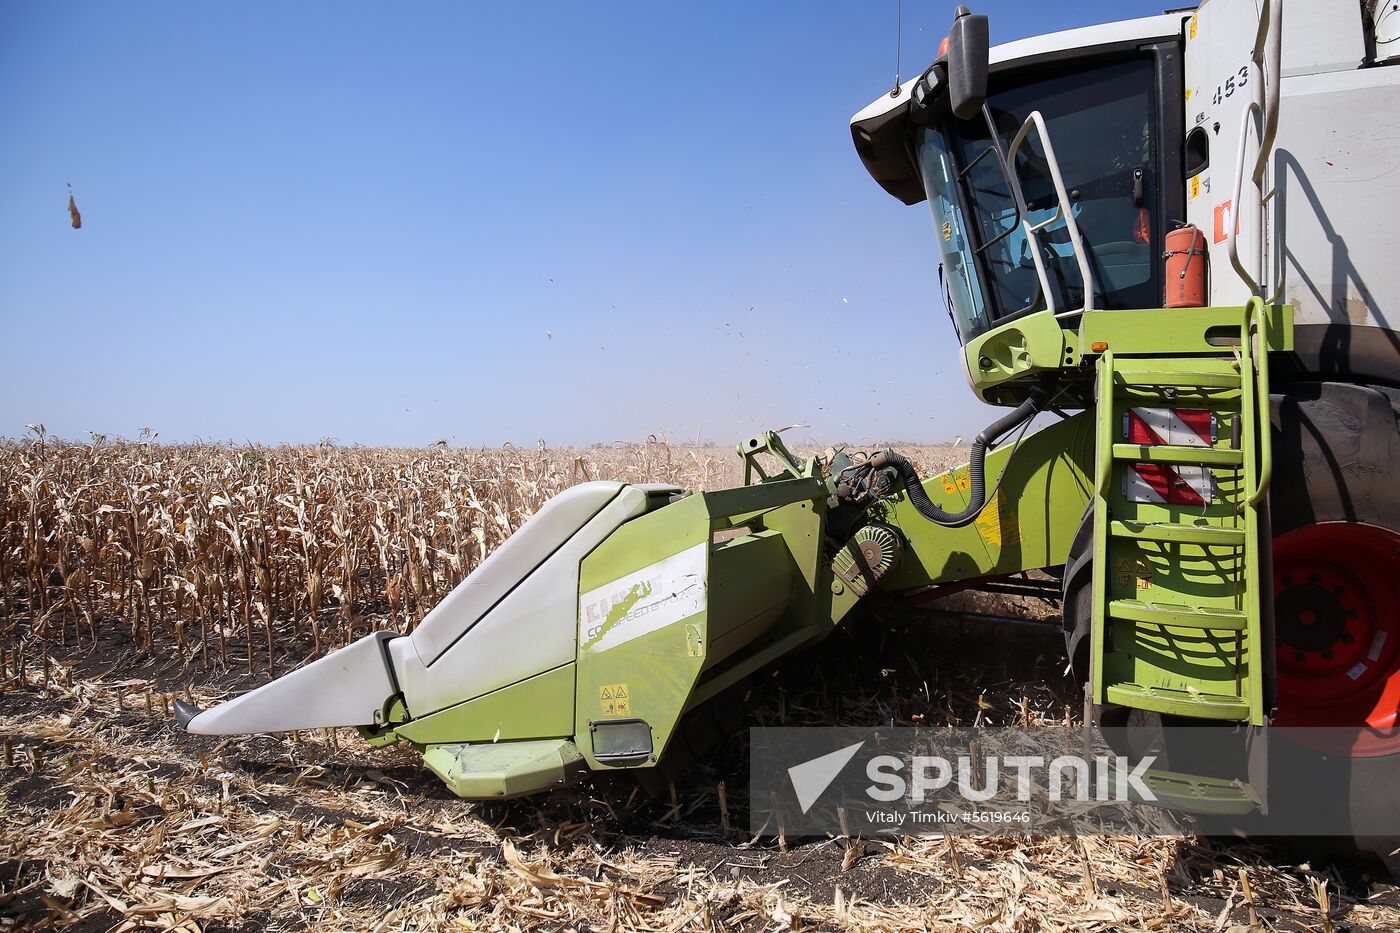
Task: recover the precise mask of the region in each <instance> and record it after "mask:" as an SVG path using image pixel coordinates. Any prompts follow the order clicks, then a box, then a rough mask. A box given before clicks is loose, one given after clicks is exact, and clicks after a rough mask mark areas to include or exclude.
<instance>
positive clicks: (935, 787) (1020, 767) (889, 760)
mask: <svg viewBox="0 0 1400 933" xmlns="http://www.w3.org/2000/svg"><path fill="white" fill-rule="evenodd" d="M1156 761H1157V757H1156V756H1155V755H1148V756H1146V757H1144V758H1142V759H1140V760H1139V761H1138V762H1137V763H1136V764H1133V763H1131V762H1129V760H1128V759H1127V758H1126V757H1124V756H1122V755H1119V756H1115V757H1112V758H1110V757H1109V756H1105V755H1096V756H1094V757H1093V758H1092V759H1088V758H1085V757H1081V756H1078V755H1059V756H1057V757H1055V758H1053V759H1051V760H1050V761H1048V762H1047V761H1046V758H1045V756H1044V755H1005V756H998V755H987V756H985V757H984V758H983V760H982V768H981V771H982V773H981V775H980V781H981V786H978V778H979V775H977V774H976V773H974V772H975V771H976V770H977V769H976V766H975V765H974V763H973V760H972V756H971V755H960V756H958V758H957V760H956V764H954V762H952V761H950V760H949V759H947V758H944V757H942V756H940V755H916V756H914V758H913V759H912V760H911V761H909V762H908V766H909V767H908V777H906V776H905V774H904V773H903V772H904V770H905V764H906V762H905V761H904V760H903V759H901V758H899V757H898V756H895V755H877V756H875V757H874V758H871V759H870V760H869V761H868V762H866V765H865V775H866V777H868V778H869V779H870V780H871V782H872V783H871V784H870V786H868V787H867V788H866V789H865V792H866V793H867V794H868V795H869V796H870V799H871V800H878V801H882V802H890V801H894V800H901V799H908V800H909V801H910V802H911V803H924V802H925V801H926V800H928V799H930V796H931V794H933V793H934V792H937V791H942V790H945V789H948V788H955V789H956V791H957V794H958V796H960V797H961V798H962V799H964V800H968V801H972V802H974V803H986V802H987V801H989V800H998V799H1000V800H1007V799H1015V800H1018V801H1021V802H1022V803H1024V802H1027V801H1029V800H1030V799H1031V795H1032V793H1033V792H1034V791H1035V790H1036V789H1037V788H1038V787H1043V788H1045V791H1046V799H1048V800H1052V801H1060V800H1073V801H1078V802H1081V803H1087V802H1089V801H1107V800H1120V801H1128V800H1132V801H1147V802H1153V801H1156V799H1157V796H1156V794H1154V793H1153V792H1152V788H1151V787H1149V786H1148V785H1147V783H1146V782H1145V781H1144V777H1145V775H1146V773H1147V772H1148V771H1149V770H1151V768H1152V766H1153V764H1154V763H1156ZM1007 769H1009V770H1011V771H1013V772H1015V792H1014V794H1012V795H1008V794H1007V792H1006V789H1005V788H1004V787H1003V784H1004V781H1003V780H1002V779H1003V778H1004V777H1006V770H1007ZM1091 771H1092V772H1093V773H1094V774H1095V776H1096V777H1097V780H1095V781H1093V782H1092V785H1091V782H1090V779H1089V777H1090V772H1091ZM955 773H956V783H955V778H954V775H955ZM1037 774H1042V775H1043V780H1040V781H1037V780H1036V775H1037ZM1113 777H1116V778H1117V780H1111V778H1113ZM794 786H795V784H794ZM809 809H810V807H809Z"/></svg>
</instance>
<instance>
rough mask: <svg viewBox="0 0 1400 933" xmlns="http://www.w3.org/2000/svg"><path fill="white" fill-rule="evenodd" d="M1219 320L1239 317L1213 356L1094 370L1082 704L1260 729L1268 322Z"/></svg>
mask: <svg viewBox="0 0 1400 933" xmlns="http://www.w3.org/2000/svg"><path fill="white" fill-rule="evenodd" d="M1218 310H1220V311H1227V310H1229V311H1234V312H1235V314H1239V312H1240V311H1241V310H1242V311H1243V315H1242V318H1241V317H1234V320H1235V321H1236V322H1239V321H1241V320H1242V323H1241V324H1240V325H1239V326H1240V330H1239V341H1238V343H1235V342H1234V341H1219V342H1218V343H1219V346H1218V352H1208V353H1199V352H1198V353H1192V354H1190V355H1184V354H1177V355H1166V354H1164V353H1161V352H1160V351H1157V352H1156V353H1155V354H1154V352H1153V350H1152V349H1151V346H1150V345H1149V344H1147V343H1139V344H1135V345H1130V346H1129V347H1128V348H1127V349H1128V350H1130V351H1131V350H1136V351H1139V352H1124V353H1120V354H1115V353H1114V352H1113V349H1112V348H1111V347H1108V346H1105V348H1104V349H1103V350H1102V352H1101V355H1100V356H1099V358H1098V363H1097V367H1098V368H1097V389H1096V394H1097V405H1096V416H1095V417H1096V422H1095V429H1096V432H1097V434H1096V453H1095V458H1096V459H1095V476H1094V484H1095V489H1094V545H1093V546H1094V564H1093V568H1094V570H1093V601H1094V602H1093V606H1094V618H1093V628H1092V642H1091V649H1090V658H1091V667H1092V670H1091V679H1092V683H1093V699H1094V702H1095V703H1097V704H1116V705H1120V706H1127V707H1132V708H1137V709H1143V710H1149V711H1152V712H1157V713H1167V714H1173V715H1180V716H1189V717H1194V718H1197V719H1209V720H1223V721H1233V722H1248V723H1251V724H1254V725H1263V724H1264V720H1265V715H1266V713H1267V712H1268V711H1267V710H1266V708H1265V679H1266V676H1265V672H1266V670H1267V662H1268V661H1269V660H1271V659H1270V658H1268V656H1267V655H1266V652H1270V651H1272V650H1273V649H1272V646H1271V645H1270V644H1265V639H1264V626H1263V618H1262V617H1263V610H1262V607H1263V606H1265V605H1268V603H1269V598H1268V595H1267V594H1266V593H1265V588H1266V587H1271V586H1272V581H1271V580H1269V579H1266V578H1265V575H1264V573H1263V569H1262V568H1263V567H1264V565H1265V563H1266V558H1267V552H1266V551H1265V550H1264V549H1265V548H1266V547H1268V542H1263V541H1262V540H1261V530H1260V526H1261V519H1262V516H1261V503H1262V502H1263V499H1264V497H1265V495H1266V494H1267V492H1268V486H1269V478H1270V473H1271V467H1272V453H1271V450H1270V431H1269V408H1268V404H1269V403H1268V399H1269V377H1268V361H1267V352H1268V346H1269V342H1268V339H1267V334H1266V333H1264V330H1265V329H1266V327H1267V323H1266V322H1267V319H1268V313H1267V308H1266V306H1265V305H1264V303H1263V301H1262V300H1261V299H1259V298H1257V297H1256V298H1252V299H1250V301H1249V303H1248V304H1247V305H1246V306H1245V307H1244V308H1243V309H1238V308H1237V309H1218ZM1157 313H1159V314H1166V315H1170V314H1171V313H1172V312H1170V311H1165V312H1157ZM1095 349H1098V347H1095ZM1210 349H1211V350H1217V347H1216V346H1215V345H1212V346H1211V347H1210Z"/></svg>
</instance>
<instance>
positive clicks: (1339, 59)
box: [179, 0, 1400, 810]
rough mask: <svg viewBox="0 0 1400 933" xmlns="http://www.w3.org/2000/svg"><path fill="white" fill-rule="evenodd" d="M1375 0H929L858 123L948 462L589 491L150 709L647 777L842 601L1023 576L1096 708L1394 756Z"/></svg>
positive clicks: (209, 727) (1396, 593) (1389, 312)
mask: <svg viewBox="0 0 1400 933" xmlns="http://www.w3.org/2000/svg"><path fill="white" fill-rule="evenodd" d="M1391 5H1392V4H1391V3H1390V2H1389V0H1387V2H1385V3H1382V4H1379V5H1377V4H1376V3H1375V2H1374V0H1370V2H1366V3H1358V2H1355V0H1353V2H1327V0H1290V3H1289V5H1288V10H1287V21H1286V25H1285V20H1284V17H1283V11H1282V9H1281V3H1280V0H1265V2H1264V3H1263V4H1262V7H1257V6H1256V4H1255V3H1254V2H1248V0H1209V2H1207V3H1205V4H1203V5H1202V6H1201V7H1200V8H1199V9H1197V10H1195V11H1186V12H1176V13H1168V14H1164V15H1162V16H1156V17H1151V18H1146V19H1138V20H1132V21H1128V22H1121V23H1113V24H1109V25H1104V26H1094V27H1089V28H1086V29H1076V30H1072V31H1068V32H1061V33H1056V34H1053V35H1046V36H1040V37H1036V38H1032V39H1026V40H1022V41H1018V42H1012V43H1009V44H1006V45H1002V46H998V47H997V48H995V49H990V50H989V49H988V47H987V20H986V17H981V16H974V15H971V14H969V13H968V11H967V10H966V8H962V7H960V8H959V9H958V10H957V11H956V14H955V19H954V22H953V26H952V30H951V33H950V36H949V39H948V41H947V43H946V46H945V49H943V50H940V55H939V57H938V59H937V60H936V61H935V62H934V63H933V64H932V65H931V66H930V67H929V68H928V70H927V71H925V72H924V73H923V74H922V75H921V76H919V77H918V78H916V79H915V80H913V81H910V82H908V83H906V84H904V85H903V86H901V87H898V88H896V89H895V90H894V91H892V92H890V93H888V94H886V95H884V96H882V97H881V98H880V99H879V100H877V101H875V102H874V103H872V104H871V105H870V106H868V107H866V108H865V109H864V110H862V111H861V112H860V113H858V114H857V115H856V116H855V118H854V119H853V120H852V122H851V133H852V136H853V138H854V142H855V147H856V151H857V152H858V153H859V155H860V158H861V160H862V161H863V163H864V164H865V167H866V169H867V170H868V171H869V172H870V174H871V175H872V176H874V178H875V180H876V181H877V182H878V183H879V184H880V185H881V186H882V187H883V188H884V189H885V190H886V191H887V192H889V193H890V194H892V195H893V196H895V197H897V198H899V199H900V200H901V201H904V202H905V203H907V204H915V203H917V202H920V201H924V200H927V201H928V202H929V206H930V208H931V210H932V214H933V229H934V240H935V242H936V244H937V248H938V255H937V257H936V261H937V262H939V263H940V269H941V273H942V274H941V280H942V283H943V287H944V289H945V295H944V297H945V298H946V301H947V305H948V308H949V311H950V313H951V316H952V318H953V324H954V328H955V331H956V336H957V339H958V342H959V343H960V344H961V347H962V358H963V365H964V367H965V370H966V374H967V379H968V383H969V384H970V385H971V387H972V390H973V392H975V393H976V394H977V396H978V397H979V398H981V399H983V400H984V401H986V402H989V403H991V404H993V405H998V406H1003V407H1006V408H1008V409H1010V411H1009V413H1008V414H1007V415H1006V416H1005V417H1003V418H1001V419H999V420H998V421H997V422H996V423H995V424H993V425H991V426H990V427H988V428H987V429H986V430H985V431H983V432H982V433H981V434H980V435H978V437H977V440H976V442H975V443H974V444H973V446H972V448H971V459H970V462H969V463H968V464H966V465H965V466H963V467H960V468H958V469H955V470H952V471H949V472H947V473H944V474H942V475H940V476H935V477H932V478H931V479H926V480H925V479H920V477H919V476H918V475H917V474H916V473H915V471H914V469H913V467H912V466H911V465H910V464H909V462H908V461H907V460H905V459H904V458H903V457H902V456H900V454H899V453H897V452H895V451H889V450H886V451H883V452H879V453H876V454H874V455H872V456H869V457H860V456H858V457H851V456H848V455H847V454H845V453H838V454H836V455H835V456H834V458H832V459H830V460H824V459H817V458H814V459H811V460H807V461H805V462H799V461H798V460H797V459H795V458H794V457H793V456H792V455H790V453H789V452H788V451H787V450H786V449H785V448H784V447H783V445H782V443H781V441H780V440H779V439H778V437H777V436H776V435H774V434H772V433H768V434H764V435H761V436H759V437H755V438H751V439H749V440H747V441H744V442H743V443H742V444H740V445H739V454H740V456H741V457H742V458H743V459H744V462H745V478H744V485H743V486H741V487H739V488H736V489H728V490H723V491H718V492H690V491H686V490H683V489H679V488H675V487H671V486H660V485H626V484H622V483H607V482H592V483H585V484H583V485H580V486H576V487H574V488H572V489H570V490H568V491H566V492H564V493H562V494H560V495H559V496H557V497H556V498H555V499H553V500H552V501H551V502H549V503H548V504H547V505H545V506H544V508H542V509H541V510H540V511H539V513H538V514H537V515H535V516H534V517H533V518H532V519H531V520H530V521H529V522H528V523H526V524H525V526H524V527H523V528H521V529H520V530H519V531H518V532H517V533H516V534H515V535H514V536H513V537H512V538H511V539H510V540H509V541H507V542H506V543H505V544H504V545H503V546H502V547H501V548H499V549H498V550H497V551H496V552H495V553H493V554H492V555H491V556H490V557H489V558H488V559H487V560H486V561H485V562H484V563H483V564H482V565H481V566H480V567H479V568H478V569H477V570H476V571H475V572H474V573H473V574H471V576H470V577H469V578H468V579H467V580H466V581H465V582H464V583H462V584H461V585H460V586H459V587H458V588H457V589H456V590H454V591H453V592H452V593H451V594H450V595H449V596H448V597H447V598H446V599H445V600H443V602H442V603H441V605H439V606H437V607H436V608H435V609H434V610H433V611H432V612H431V613H429V615H428V616H427V617H426V618H425V619H424V620H423V622H422V624H421V625H419V626H418V628H417V629H416V630H415V631H414V632H413V633H412V634H410V635H399V634H397V633H389V632H386V633H379V634H374V635H370V636H367V637H365V638H364V639H362V640H360V641H358V642H356V643H354V644H352V645H350V646H349V647H346V648H344V649H342V650H340V651H338V652H336V653H334V654H332V655H330V656H328V657H325V658H323V659H321V660H318V661H316V662H314V663H312V664H310V665H308V666H306V667H305V668H302V669H301V670H298V671H295V672H293V673H291V674H289V675H287V676H285V677H282V678H281V679H279V680H276V681H273V682H272V683H270V684H268V685H266V686H264V687H262V688H260V689H257V690H254V691H252V692H250V693H247V694H245V695H243V696H240V697H238V698H237V699H234V700H232V701H230V702H227V703H224V704H223V705H221V706H218V707H216V708H213V709H210V710H207V711H203V712H201V711H199V710H197V709H195V708H193V707H190V706H186V705H182V707H181V709H180V711H179V712H180V719H181V721H182V722H183V723H184V724H185V726H186V727H187V728H188V730H189V731H190V732H194V733H200V734H213V735H224V734H232V733H257V732H272V731H287V730H294V729H311V728H317V727H326V726H359V727H361V731H362V734H363V735H364V736H365V737H366V738H367V739H368V740H369V741H370V742H372V743H376V744H379V743H389V742H396V741H406V742H409V743H412V744H413V745H414V746H415V747H416V748H419V749H421V751H422V753H423V757H424V760H425V762H426V764H427V765H428V767H430V768H431V769H432V770H433V771H434V772H436V773H437V774H438V775H439V776H440V777H441V778H442V779H443V781H445V782H446V783H447V785H448V786H449V787H450V788H451V789H452V790H453V791H454V792H455V793H457V794H459V795H461V796H463V797H468V798H501V797H512V796H517V795H522V794H531V793H537V792H540V791H545V790H548V789H550V788H554V787H557V786H559V785H561V784H563V783H565V782H567V781H569V780H571V779H573V778H575V777H577V776H579V775H582V774H586V773H588V772H600V771H618V770H625V769H636V770H637V771H638V772H639V773H641V774H645V773H647V772H650V773H651V774H656V773H657V772H656V771H655V770H654V769H657V768H658V767H659V766H666V765H669V766H671V767H672V768H674V767H675V766H677V765H679V764H681V763H682V762H684V761H688V760H689V759H690V757H691V756H692V755H694V754H695V753H696V751H697V750H698V749H700V748H701V747H703V745H704V743H705V740H706V738H707V735H706V734H707V733H709V736H708V737H709V738H713V734H714V731H715V729H714V720H715V718H716V717H715V716H713V715H711V714H712V713H714V712H715V711H716V708H718V707H722V706H725V705H729V706H733V704H734V699H733V698H734V695H735V691H734V690H733V689H732V688H735V687H737V686H738V685H740V684H741V683H742V682H743V681H745V679H746V678H749V677H750V676H751V675H753V674H755V673H756V672H759V671H762V670H764V669H766V668H769V667H771V666H772V665H774V664H777V663H780V662H781V661H782V659H783V658H784V657H785V656H787V655H788V654H790V653H791V652H793V651H795V650H797V649H799V648H802V647H804V646H807V645H811V644H813V643H815V642H817V641H819V640H820V639H822V638H823V637H824V636H826V635H827V634H828V633H829V632H830V631H831V630H832V629H833V627H835V626H836V625H839V624H840V623H841V621H842V619H844V618H845V617H846V615H847V614H848V613H850V612H851V610H852V609H854V608H855V607H856V606H857V605H858V604H859V603H860V602H861V601H862V600H866V599H877V598H888V597H889V596H890V595H891V594H893V595H896V596H898V595H900V594H903V595H908V594H911V593H914V592H922V591H930V588H932V587H937V586H944V585H949V584H962V585H966V584H968V583H969V581H988V580H993V579H995V578H997V577H1002V576H1006V575H1010V574H1016V573H1020V572H1022V571H1027V570H1033V569H1043V570H1046V571H1048V572H1049V573H1051V574H1053V575H1055V576H1057V577H1059V578H1060V579H1061V580H1062V581H1063V597H1064V630H1065V638H1066V643H1067V646H1068V652H1069V656H1070V659H1071V662H1072V669H1073V673H1074V675H1075V676H1076V677H1078V678H1080V679H1081V680H1082V681H1087V683H1088V684H1089V685H1090V690H1091V695H1092V700H1093V704H1094V711H1095V714H1096V716H1097V718H1098V720H1099V721H1100V722H1102V723H1107V724H1112V723H1118V724H1130V725H1139V726H1141V727H1142V728H1145V729H1151V728H1153V727H1154V726H1158V725H1161V724H1162V723H1190V722H1196V721H1201V722H1210V723H1215V724H1222V723H1223V724H1238V725H1239V727H1240V728H1241V731H1242V732H1244V733H1249V732H1250V731H1251V730H1252V729H1258V728H1259V727H1265V726H1269V725H1271V724H1272V725H1280V724H1285V725H1327V726H1335V727H1343V728H1346V729H1350V730H1353V734H1354V736H1355V741H1354V742H1353V743H1351V748H1350V749H1349V760H1350V761H1352V762H1353V763H1354V765H1355V767H1357V768H1358V769H1361V768H1362V767H1363V765H1364V762H1365V761H1367V760H1374V759H1377V758H1384V757H1386V756H1393V755H1400V728H1397V723H1396V715H1397V709H1400V482H1398V481H1400V430H1397V414H1398V413H1400V329H1397V327H1396V322H1395V321H1394V320H1393V318H1394V316H1395V315H1396V314H1397V311H1396V309H1395V308H1394V300H1395V296H1396V295H1397V294H1400V250H1397V243H1400V237H1397V235H1396V233H1395V229H1396V228H1395V222H1396V221H1395V218H1396V216H1397V215H1400V67H1388V65H1392V64H1400V61H1397V60H1396V59H1391V60H1387V56H1400V12H1394V11H1392V10H1391V9H1390V7H1391ZM1377 7H1379V11H1378V12H1377V11H1376V9H1375V8H1377ZM930 261H931V262H932V261H934V260H933V259H932V258H931V260H930ZM931 339H932V338H931ZM848 376H849V377H850V378H854V379H856V380H858V379H859V375H858V374H848ZM1040 412H1051V413H1053V414H1054V415H1055V416H1058V417H1057V420H1056V421H1055V423H1053V424H1052V425H1051V426H1049V427H1046V428H1044V429H1043V430H1040V431H1037V432H1035V433H1032V434H1026V435H1025V436H1024V437H1022V433H1021V432H1023V430H1024V428H1025V427H1026V426H1027V425H1028V424H1029V422H1030V419H1031V418H1033V417H1034V416H1035V415H1036V414H1037V413H1040ZM1175 779H1176V780H1177V782H1178V783H1177V789H1176V796H1177V798H1178V800H1179V801H1183V802H1185V803H1186V804H1190V803H1191V802H1192V801H1195V802H1196V803H1197V804H1203V805H1205V806H1210V807H1214V808H1216V809H1217V810H1220V809H1222V808H1224V809H1227V810H1228V809H1229V808H1231V807H1239V808H1241V809H1242V810H1243V809H1247V808H1248V807H1249V806H1252V798H1249V797H1248V796H1247V795H1246V794H1245V793H1244V791H1242V790H1240V788H1239V787H1238V785H1234V784H1231V783H1229V782H1221V781H1214V782H1212V781H1211V779H1209V778H1205V777H1202V778H1200V779H1199V781H1196V782H1192V781H1191V780H1189V779H1184V778H1181V776H1179V775H1178V776H1176V778H1175Z"/></svg>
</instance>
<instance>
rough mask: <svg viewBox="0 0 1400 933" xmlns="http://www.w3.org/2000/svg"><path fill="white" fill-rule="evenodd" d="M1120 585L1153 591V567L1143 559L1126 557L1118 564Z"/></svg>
mask: <svg viewBox="0 0 1400 933" xmlns="http://www.w3.org/2000/svg"><path fill="white" fill-rule="evenodd" d="M1118 585H1119V586H1131V587H1133V588H1134V589H1139V590H1150V589H1152V565H1151V564H1149V563H1148V562H1147V561H1145V560H1142V559H1141V558H1138V559H1133V558H1131V557H1126V558H1124V559H1123V560H1120V561H1119V562H1118Z"/></svg>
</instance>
